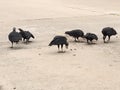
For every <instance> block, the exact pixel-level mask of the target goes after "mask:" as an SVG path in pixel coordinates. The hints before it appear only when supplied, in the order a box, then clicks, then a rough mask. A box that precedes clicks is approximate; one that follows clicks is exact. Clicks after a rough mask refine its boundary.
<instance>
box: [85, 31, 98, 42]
mask: <svg viewBox="0 0 120 90" xmlns="http://www.w3.org/2000/svg"><path fill="white" fill-rule="evenodd" d="M84 38H86V40H87V43H90V42H91V43H92V40H98V37H97V35H96V34H94V33H87V34H86V35H84ZM89 41H90V42H89Z"/></svg>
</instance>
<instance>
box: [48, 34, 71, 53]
mask: <svg viewBox="0 0 120 90" xmlns="http://www.w3.org/2000/svg"><path fill="white" fill-rule="evenodd" d="M52 45H57V46H58V50H59V48H60V45H61V50H62V52H63V45H65V46H66V48H68V45H69V44H68V42H67V38H66V37H65V36H55V37H54V38H53V40H52V41H51V42H50V44H49V46H52Z"/></svg>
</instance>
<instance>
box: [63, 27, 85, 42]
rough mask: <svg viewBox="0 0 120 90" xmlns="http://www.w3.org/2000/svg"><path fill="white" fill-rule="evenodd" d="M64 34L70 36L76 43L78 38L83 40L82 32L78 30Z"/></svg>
mask: <svg viewBox="0 0 120 90" xmlns="http://www.w3.org/2000/svg"><path fill="white" fill-rule="evenodd" d="M65 34H68V35H69V36H72V37H73V38H75V41H77V40H78V39H79V37H82V38H83V36H84V32H83V31H82V30H80V29H75V30H71V31H66V32H65Z"/></svg>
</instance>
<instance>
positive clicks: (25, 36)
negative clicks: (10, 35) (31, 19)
mask: <svg viewBox="0 0 120 90" xmlns="http://www.w3.org/2000/svg"><path fill="white" fill-rule="evenodd" d="M19 31H20V34H21V36H22V38H23V41H26V43H27V42H28V41H29V39H30V38H31V37H32V38H35V37H34V36H33V34H32V33H31V32H29V31H24V30H22V29H21V28H19Z"/></svg>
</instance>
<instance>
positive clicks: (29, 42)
mask: <svg viewBox="0 0 120 90" xmlns="http://www.w3.org/2000/svg"><path fill="white" fill-rule="evenodd" d="M33 42H34V41H28V42H25V41H23V42H22V43H23V44H26V45H28V44H31V43H33Z"/></svg>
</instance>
